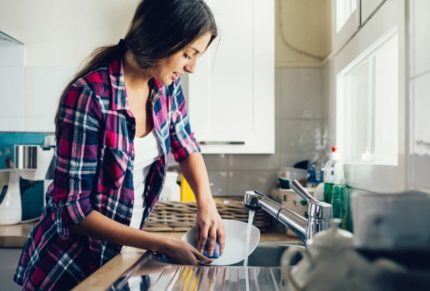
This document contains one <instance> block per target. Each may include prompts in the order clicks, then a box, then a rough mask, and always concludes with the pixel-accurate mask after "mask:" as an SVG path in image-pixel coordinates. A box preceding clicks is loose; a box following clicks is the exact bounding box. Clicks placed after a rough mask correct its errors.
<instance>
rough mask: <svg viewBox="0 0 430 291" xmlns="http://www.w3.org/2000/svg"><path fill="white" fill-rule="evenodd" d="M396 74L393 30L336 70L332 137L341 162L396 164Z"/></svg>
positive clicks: (396, 56) (396, 35)
mask: <svg viewBox="0 0 430 291" xmlns="http://www.w3.org/2000/svg"><path fill="white" fill-rule="evenodd" d="M398 78H399V36H398V32H397V30H396V31H392V32H390V33H387V34H386V35H384V36H383V37H381V38H380V39H379V40H378V41H376V42H375V43H374V44H372V45H371V46H370V47H369V48H368V49H367V50H366V51H364V52H363V53H362V54H361V55H360V56H358V57H357V58H356V59H355V60H354V61H352V62H351V63H350V64H349V65H348V66H347V67H346V68H344V69H343V70H342V71H341V72H340V73H339V74H338V75H337V122H336V124H337V138H338V144H339V146H340V149H341V151H342V153H343V156H344V159H345V162H346V163H348V164H374V165H397V163H398V161H397V159H398V125H399V124H398V123H399V121H398V119H399V112H398V111H399V106H398V100H399V90H398V86H399V85H398V84H399V79H398Z"/></svg>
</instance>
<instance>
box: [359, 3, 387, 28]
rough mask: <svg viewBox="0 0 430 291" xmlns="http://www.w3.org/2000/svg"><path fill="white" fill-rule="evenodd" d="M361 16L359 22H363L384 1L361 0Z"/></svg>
mask: <svg viewBox="0 0 430 291" xmlns="http://www.w3.org/2000/svg"><path fill="white" fill-rule="evenodd" d="M360 2H361V16H360V19H361V21H360V23H361V24H363V23H365V22H366V21H367V20H368V19H369V18H370V17H371V16H372V15H373V13H375V12H376V11H377V10H378V8H379V7H380V6H381V5H382V4H383V3H384V2H385V0H361V1H360Z"/></svg>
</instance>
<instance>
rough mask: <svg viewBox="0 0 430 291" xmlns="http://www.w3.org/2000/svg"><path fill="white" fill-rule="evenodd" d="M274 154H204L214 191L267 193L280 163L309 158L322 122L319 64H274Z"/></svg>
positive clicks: (236, 193) (235, 193)
mask: <svg viewBox="0 0 430 291" xmlns="http://www.w3.org/2000/svg"><path fill="white" fill-rule="evenodd" d="M275 86H276V87H275V88H276V89H275V98H276V100H275V104H276V112H275V118H276V122H275V124H276V131H275V132H276V141H275V154H274V155H205V157H204V158H205V162H206V165H207V168H208V171H209V178H210V181H211V183H212V193H213V194H214V195H234V196H241V195H243V194H244V192H245V191H246V190H250V189H259V190H261V191H263V192H264V193H270V191H271V190H272V189H273V188H274V187H275V184H276V178H277V176H278V172H279V170H280V168H281V167H284V166H292V165H293V164H294V163H295V162H297V161H300V160H305V159H311V158H312V157H313V151H314V133H315V129H320V130H321V125H322V89H323V88H322V68H321V67H311V68H293V67H287V68H277V69H276V84H275Z"/></svg>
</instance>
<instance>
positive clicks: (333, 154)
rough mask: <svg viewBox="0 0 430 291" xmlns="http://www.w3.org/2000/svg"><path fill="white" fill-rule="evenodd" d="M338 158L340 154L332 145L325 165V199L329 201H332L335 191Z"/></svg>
mask: <svg viewBox="0 0 430 291" xmlns="http://www.w3.org/2000/svg"><path fill="white" fill-rule="evenodd" d="M338 160H339V155H338V153H337V151H336V146H332V147H331V149H330V155H329V159H328V161H327V163H325V166H324V201H325V202H327V203H331V200H332V199H331V194H332V192H333V184H334V170H335V166H336V163H337V161H338Z"/></svg>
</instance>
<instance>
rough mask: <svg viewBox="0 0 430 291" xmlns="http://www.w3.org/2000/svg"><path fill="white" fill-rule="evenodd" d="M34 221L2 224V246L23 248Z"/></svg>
mask: <svg viewBox="0 0 430 291" xmlns="http://www.w3.org/2000/svg"><path fill="white" fill-rule="evenodd" d="M33 225H34V222H28V223H21V224H14V225H0V248H22V247H23V246H24V242H25V240H26V239H27V237H28V234H29V233H30V231H31V228H32V227H33Z"/></svg>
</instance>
